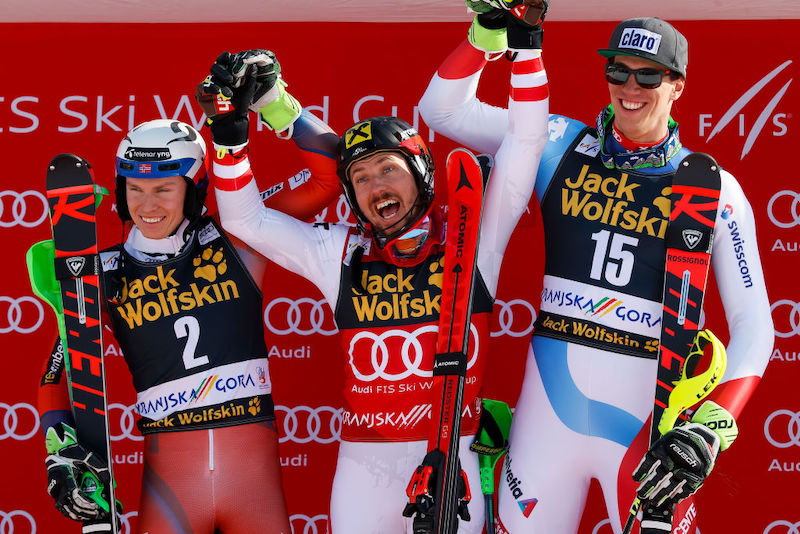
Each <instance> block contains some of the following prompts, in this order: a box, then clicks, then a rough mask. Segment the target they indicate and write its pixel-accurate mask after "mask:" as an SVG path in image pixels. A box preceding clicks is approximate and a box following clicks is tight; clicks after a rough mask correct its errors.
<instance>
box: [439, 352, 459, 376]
mask: <svg viewBox="0 0 800 534" xmlns="http://www.w3.org/2000/svg"><path fill="white" fill-rule="evenodd" d="M446 375H458V376H463V377H466V376H467V357H466V354H464V353H463V352H442V353H439V354H437V355H436V356H434V359H433V376H446Z"/></svg>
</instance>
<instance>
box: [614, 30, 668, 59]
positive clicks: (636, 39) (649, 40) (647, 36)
mask: <svg viewBox="0 0 800 534" xmlns="http://www.w3.org/2000/svg"><path fill="white" fill-rule="evenodd" d="M659 46H661V35H659V34H657V33H653V32H650V31H647V30H643V29H642V28H628V29H626V30H624V31H623V32H622V37H621V38H620V40H619V47H620V48H634V49H636V50H641V51H642V52H647V53H649V54H657V53H658V47H659Z"/></svg>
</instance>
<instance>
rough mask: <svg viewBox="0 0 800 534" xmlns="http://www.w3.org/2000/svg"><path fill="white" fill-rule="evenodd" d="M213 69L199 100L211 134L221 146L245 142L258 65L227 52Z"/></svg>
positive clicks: (202, 84) (197, 96)
mask: <svg viewBox="0 0 800 534" xmlns="http://www.w3.org/2000/svg"><path fill="white" fill-rule="evenodd" d="M210 70H211V75H210V76H208V77H207V78H206V79H205V80H203V81H202V82H200V84H199V85H198V86H197V91H196V92H195V99H196V100H197V103H198V104H200V108H201V109H202V110H203V112H204V113H205V114H206V116H207V117H208V120H207V122H206V124H208V126H209V127H210V128H211V137H212V139H213V140H214V143H216V144H218V145H222V146H228V147H232V146H240V145H243V144H245V143H247V139H248V129H249V127H250V120H249V118H248V116H247V111H248V108H249V107H250V105H251V104H252V102H253V96H254V95H255V92H256V88H257V80H256V75H255V73H256V72H257V71H258V66H257V65H255V64H253V63H246V62H245V61H244V59H243V58H242V57H239V54H231V53H230V52H223V53H222V54H220V55H219V57H217V60H216V62H215V63H214V64H213V65H212V66H211V69H210ZM273 84H274V82H273ZM264 92H266V90H265V91H264Z"/></svg>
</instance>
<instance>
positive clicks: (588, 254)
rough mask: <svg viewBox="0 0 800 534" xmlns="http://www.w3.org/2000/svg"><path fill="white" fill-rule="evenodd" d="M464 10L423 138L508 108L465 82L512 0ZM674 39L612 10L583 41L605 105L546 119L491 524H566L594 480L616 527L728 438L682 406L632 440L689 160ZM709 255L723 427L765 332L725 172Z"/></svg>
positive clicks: (753, 267)
mask: <svg viewBox="0 0 800 534" xmlns="http://www.w3.org/2000/svg"><path fill="white" fill-rule="evenodd" d="M467 4H468V6H469V7H471V8H472V9H473V10H475V11H476V12H478V13H479V14H478V15H477V16H476V17H475V19H474V20H473V23H472V26H471V28H470V32H469V43H466V42H465V43H463V44H462V45H461V46H460V47H459V48H457V49H456V50H455V51H454V52H453V53H452V54H451V55H450V56H449V57H448V58H447V59H446V60H445V61H444V62H443V63H442V65H441V66H440V68H439V71H438V72H437V74H436V75H434V77H433V79H432V80H431V82H430V84H429V86H428V89H427V91H426V93H425V95H424V96H423V98H422V99H421V101H420V105H419V106H420V112H421V114H422V116H423V118H424V119H425V122H426V123H427V124H428V125H429V126H430V127H431V128H433V129H434V130H436V131H437V132H439V133H441V134H443V135H446V136H448V137H450V138H452V139H454V140H456V141H457V142H459V143H461V144H464V145H465V146H468V147H470V148H472V149H475V150H479V151H482V152H489V153H494V152H495V151H496V150H497V148H498V146H499V145H500V141H501V139H502V138H503V134H504V132H505V131H506V130H507V128H508V127H509V117H508V113H507V110H505V109H502V108H497V107H492V106H489V105H487V104H485V103H483V102H480V101H479V100H478V99H477V97H476V95H475V91H476V88H477V85H478V80H479V78H480V76H481V72H482V70H483V67H484V66H485V65H486V61H487V58H492V57H493V56H494V57H496V56H498V55H499V54H501V53H502V52H504V51H505V45H506V43H505V38H506V36H507V39H508V45H509V46H512V47H513V40H514V39H516V37H515V35H516V30H517V22H516V19H515V18H514V17H513V16H512V15H511V13H512V12H513V11H507V10H508V9H512V8H515V7H519V6H517V5H516V4H521V3H520V2H509V4H510V5H509V4H507V3H506V2H505V1H503V0H497V1H491V2H489V1H487V2H482V1H478V2H470V1H468V2H467ZM522 6H524V4H522ZM687 48H688V46H687V41H686V39H685V37H684V36H683V35H682V34H681V33H680V32H678V31H677V30H676V29H675V28H674V27H673V26H672V25H670V24H669V23H667V22H665V21H663V20H660V19H656V18H639V19H629V20H626V21H623V22H621V23H620V24H619V25H618V26H617V27H616V29H615V30H614V32H613V34H612V36H611V40H610V44H609V46H608V48H606V49H602V50H599V52H600V54H601V55H603V56H604V57H607V58H608V63H607V65H606V80H607V81H608V89H609V94H610V99H611V104H610V105H609V106H608V107H607V108H605V109H603V110H602V111H601V112H600V114H599V116H598V117H597V121H596V124H594V125H591V126H586V125H584V124H582V123H580V122H579V121H576V120H573V119H569V118H567V117H563V116H559V115H552V116H551V118H550V136H549V140H548V143H547V147H546V148H545V152H544V155H543V156H542V159H541V163H540V165H539V167H538V175H537V178H536V186H535V191H536V195H537V197H538V200H539V203H540V205H541V210H542V217H543V221H544V234H545V254H546V258H545V277H544V284H543V291H542V302H541V310H540V314H539V316H538V318H537V322H536V329H535V332H534V336H533V339H532V341H531V349H530V351H529V353H528V360H527V366H526V372H525V378H524V382H523V386H522V393H521V395H520V397H519V400H518V403H517V409H516V413H515V416H514V420H513V424H512V428H511V434H510V449H509V453H508V456H507V459H506V464H505V472H504V474H503V476H502V478H501V482H500V488H499V514H498V515H499V518H498V522H497V532H499V533H503V532H511V533H514V534H517V533H529V532H554V533H555V532H557V533H567V532H576V531H577V529H578V526H579V523H580V519H581V515H582V513H583V508H584V504H585V500H586V495H587V492H588V489H589V484H590V482H591V479H592V478H595V479H597V480H598V481H599V483H600V486H601V487H602V491H603V494H604V497H605V502H606V506H607V509H608V514H609V518H610V522H611V527H612V529H613V531H614V532H615V533H617V534H618V533H620V532H621V531H622V523H623V522H624V521H625V519H626V516H627V515H628V507H629V506H630V504H631V501H632V500H633V498H634V495H635V494H636V493H637V492H638V494H639V495H640V496H642V497H645V496H647V495H648V494H647V492H648V491H651V490H652V488H653V487H654V486H658V489H657V490H656V491H657V492H658V494H659V498H660V496H662V495H666V496H667V498H666V499H665V501H664V502H663V503H662V506H666V507H667V508H668V509H669V508H671V509H673V510H674V509H675V507H676V505H677V503H678V502H680V501H682V500H683V499H685V497H687V496H689V495H691V494H692V493H694V491H696V490H697V488H699V487H700V485H702V483H703V481H704V479H705V477H706V476H707V475H708V474H709V473H710V472H711V469H712V467H713V465H714V461H715V459H716V457H717V454H718V453H719V450H720V449H721V448H723V449H724V448H725V447H726V446H727V445H729V444H730V441H731V440H730V439H728V440H722V447H721V446H720V437H719V436H718V435H717V434H716V432H714V431H712V430H711V429H709V428H708V426H707V425H704V424H702V423H703V421H699V422H698V421H697V418H695V422H693V423H692V424H688V425H683V426H681V427H678V428H675V429H674V430H672V431H669V432H667V433H666V434H665V435H664V436H663V437H662V438H661V439H660V440H658V441H656V442H655V443H654V444H653V445H652V446H648V438H649V431H650V424H649V423H648V419H649V417H650V413H651V409H652V406H653V396H654V391H655V381H656V369H657V366H658V361H657V359H656V354H658V343H659V339H660V337H661V333H662V324H661V316H662V289H663V287H664V272H665V261H666V260H665V256H666V245H665V240H664V238H665V235H666V232H667V223H668V221H669V219H670V206H671V203H670V193H671V189H672V179H673V176H674V174H675V172H676V171H677V169H678V168H679V164H680V163H681V161H682V160H684V158H685V157H686V156H687V155H688V154H690V151H689V150H687V149H686V148H684V147H683V146H682V145H681V143H680V140H679V137H678V125H677V123H676V122H675V121H674V120H673V119H672V118H671V117H670V110H671V108H672V103H673V102H674V101H675V100H677V99H678V98H679V97H680V96H681V94H682V93H683V90H684V88H685V85H686V65H687V59H688V53H687ZM565 243H569V246H564V244H565ZM712 254H713V255H712V264H713V267H714V274H715V277H716V281H717V286H718V288H719V293H720V296H721V298H722V302H723V305H724V308H725V315H726V318H727V322H728V327H729V330H730V334H731V337H730V343H729V345H728V347H727V354H728V365H727V372H726V374H725V375H724V377H723V379H722V383H721V384H720V385H719V386H718V387H717V388H716V390H715V391H714V392H713V393H712V395H711V396H710V397H709V399H710V400H713V401H715V402H716V403H718V404H719V405H721V406H722V407H723V410H722V412H719V411H715V413H716V414H720V413H721V414H722V417H723V418H728V420H729V422H733V419H735V418H736V417H738V416H739V414H740V413H741V411H742V409H743V407H744V405H745V403H746V402H747V400H748V399H749V398H750V396H751V395H752V393H753V391H754V389H755V387H756V385H757V384H758V381H759V379H760V377H761V375H762V373H763V371H764V368H765V367H766V364H767V362H768V359H769V354H770V351H771V349H772V343H773V326H772V320H771V314H770V305H769V300H768V298H767V294H766V288H765V286H764V277H763V273H762V269H761V261H760V258H759V253H758V247H757V241H756V235H755V224H754V220H753V213H752V209H751V207H750V204H749V203H748V201H747V199H746V198H745V196H744V194H743V192H742V189H741V187H740V186H739V184H738V183H737V181H736V179H735V178H734V177H733V176H732V175H731V174H730V173H728V172H726V171H724V170H723V171H722V172H721V191H720V199H719V207H718V209H717V211H716V232H714V235H713V252H712ZM700 412H701V410H698V412H697V413H700ZM702 412H703V413H705V411H704V410H703V411H702ZM701 419H702V418H701ZM712 426H714V425H712ZM648 447H649V449H648ZM637 466H638V467H637ZM634 472H635V475H636V478H637V480H642V482H641V484H640V485H638V484H637V483H636V482H634V481H633V480H632V478H631V475H632V474H634ZM637 485H638V490H637V489H636V488H637ZM653 495H654V493H651V494H649V496H650V497H652V496H653ZM690 500H691V499H687V500H683V502H681V505H680V506H678V509H677V511H676V515H675V517H676V521H681V520H684V523H683V525H686V524H688V523H691V526H690V527H688V528H686V529H684V530H683V531H682V532H685V533H687V534H688V533H694V532H696V525H695V524H694V516H693V515H692V514H689V515H685V512H684V510H686V507H687V505H688V502H689V501H690ZM669 528H670V527H669V526H667V527H666V529H667V530H669Z"/></svg>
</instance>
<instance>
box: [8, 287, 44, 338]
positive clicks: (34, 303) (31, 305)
mask: <svg viewBox="0 0 800 534" xmlns="http://www.w3.org/2000/svg"><path fill="white" fill-rule="evenodd" d="M6 305H7V306H8V308H6V313H5V320H3V319H2V317H3V308H4V307H5V306H6ZM34 310H35V311H34ZM34 317H35V319H34ZM42 321H44V308H43V307H42V303H41V302H39V301H38V300H36V299H35V298H33V297H27V296H26V297H20V298H18V299H15V298H12V297H0V334H8V333H9V332H17V333H19V334H30V333H31V332H33V331H34V330H36V329H37V328H39V327H40V326H41V325H42Z"/></svg>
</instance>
